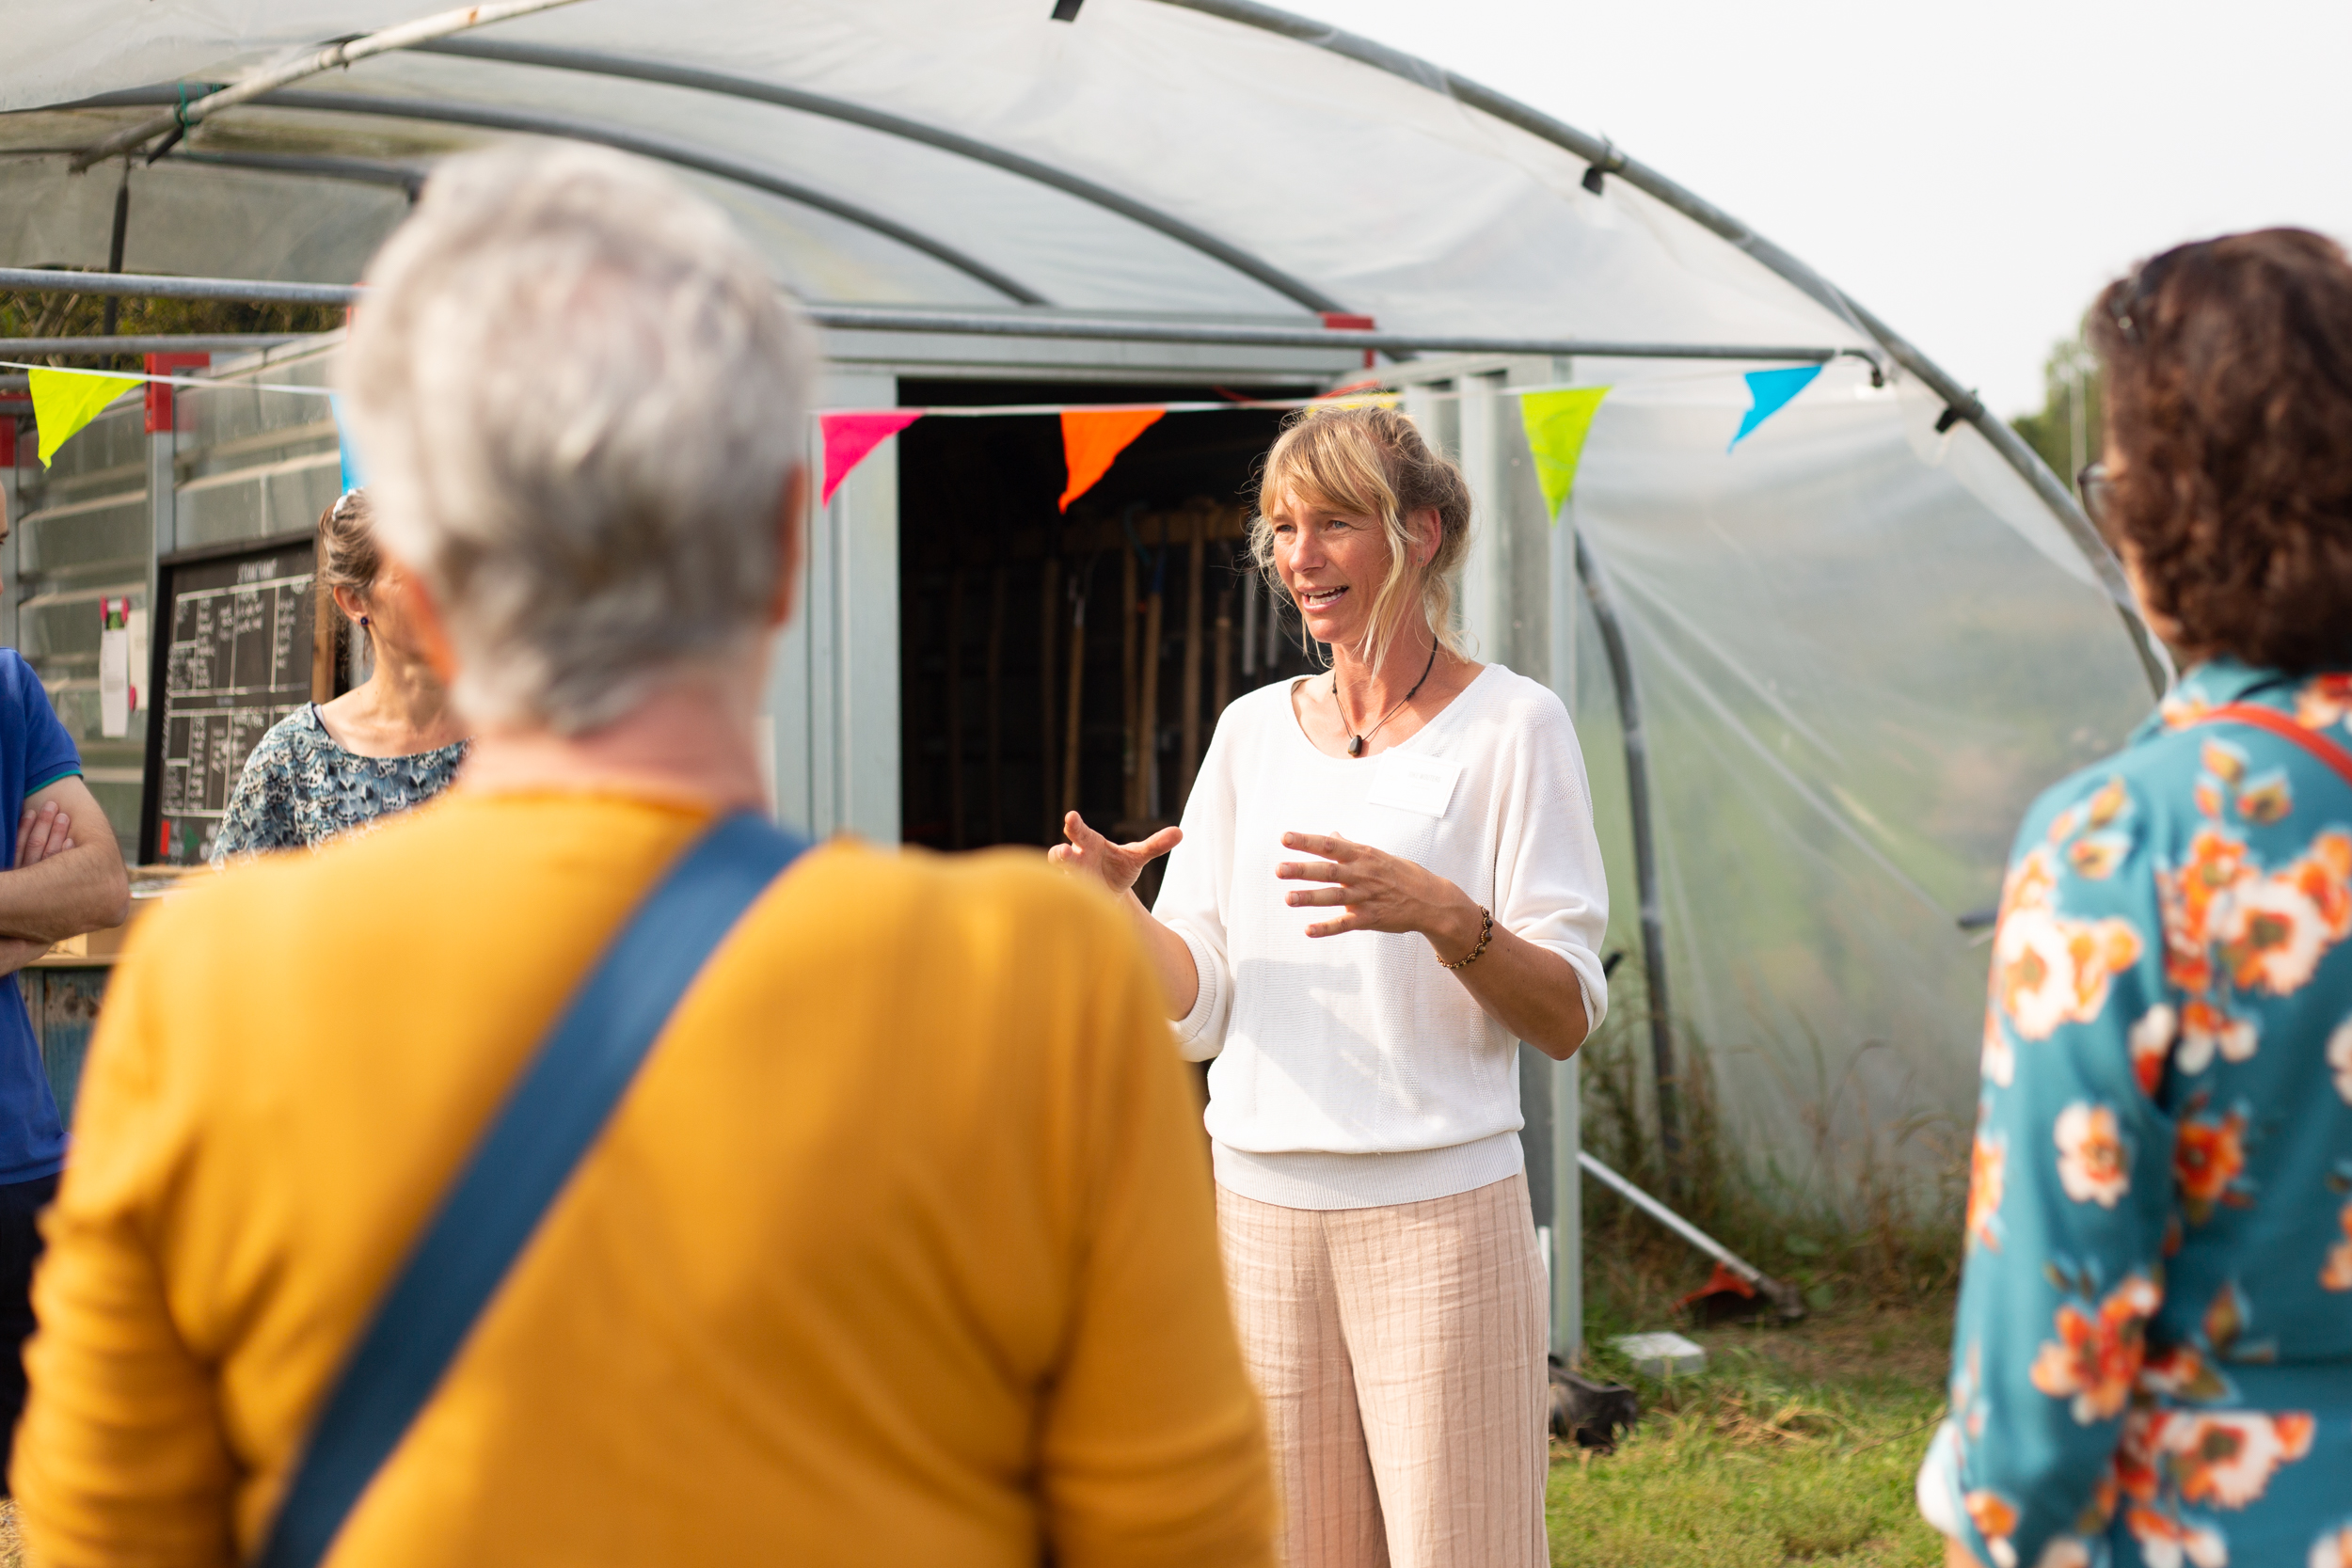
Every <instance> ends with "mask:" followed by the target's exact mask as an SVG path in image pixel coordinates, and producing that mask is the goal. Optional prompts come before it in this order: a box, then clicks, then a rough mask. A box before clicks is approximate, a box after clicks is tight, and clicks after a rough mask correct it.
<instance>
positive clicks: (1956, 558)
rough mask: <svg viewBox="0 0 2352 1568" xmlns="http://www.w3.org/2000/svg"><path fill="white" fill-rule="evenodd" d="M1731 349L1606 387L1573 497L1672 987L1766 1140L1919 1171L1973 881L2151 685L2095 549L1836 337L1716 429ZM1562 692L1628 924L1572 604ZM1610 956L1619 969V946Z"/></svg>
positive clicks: (1975, 954) (1964, 1022) (1761, 1164)
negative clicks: (1609, 653) (1749, 414)
mask: <svg viewBox="0 0 2352 1568" xmlns="http://www.w3.org/2000/svg"><path fill="white" fill-rule="evenodd" d="M1745 402H1746V399H1745V396H1744V390H1743V388H1742V387H1741V384H1740V381H1739V379H1738V377H1737V376H1736V375H1716V376H1693V377H1685V378H1675V377H1652V378H1647V379H1646V380H1635V381H1630V382H1628V383H1626V384H1622V385H1620V386H1619V387H1618V388H1616V389H1615V390H1613V392H1612V393H1611V395H1610V398H1609V400H1608V402H1607V403H1606V404H1604V405H1603V406H1602V409H1601V412H1600V414H1599V416H1598V418H1597V420H1595V423H1594V429H1593V433H1592V436H1591V437H1590V439H1589V441H1588V444H1587V446H1586V449H1585V457H1584V463H1583V467H1582V470H1581V473H1580V475H1579V478H1578V482H1577V491H1576V499H1575V500H1574V501H1573V502H1572V503H1571V504H1572V507H1573V524H1574V526H1576V527H1579V528H1581V529H1582V530H1584V531H1585V533H1586V536H1587V538H1588V539H1589V540H1590V541H1591V542H1592V544H1593V546H1594V547H1595V548H1596V550H1597V552H1598V553H1599V554H1600V555H1601V557H1602V558H1603V560H1604V561H1605V562H1607V563H1608V566H1609V569H1610V571H1611V573H1612V575H1613V579H1614V585H1615V588H1616V592H1617V595H1618V606H1617V608H1618V612H1619V615H1620V618H1621V620H1622V621H1623V623H1624V626H1625V630H1626V635H1627V638H1628V641H1629V644H1630V650H1631V655H1632V658H1633V661H1634V664H1635V667H1636V669H1637V671H1638V673H1639V676H1640V679H1641V682H1642V686H1641V695H1642V702H1643V706H1644V721H1645V731H1646V734H1647V738H1648V742H1649V750H1650V777H1651V781H1652V785H1651V787H1652V790H1653V797H1654V800H1655V804H1656V808H1657V811H1656V827H1657V832H1658V842H1659V848H1660V860H1661V895H1662V902H1663V904H1664V912H1665V926H1666V930H1667V942H1668V948H1669V958H1670V960H1671V974H1672V980H1673V986H1674V995H1673V998H1672V1002H1673V1008H1672V1016H1673V1019H1674V1022H1675V1023H1676V1025H1677V1032H1678V1033H1679V1034H1680V1035H1681V1037H1682V1038H1683V1040H1684V1043H1685V1044H1686V1046H1696V1047H1699V1048H1702V1049H1703V1050H1704V1051H1705V1053H1707V1056H1708V1058H1709V1059H1710V1060H1711V1063H1712V1066H1713V1069H1714V1074H1715V1081H1714V1082H1715V1088H1716V1091H1717V1102H1718V1105H1719V1107H1720V1108H1721V1111H1722V1113H1723V1116H1724V1124H1725V1126H1726V1127H1727V1128H1728V1129H1729V1130H1730V1131H1731V1132H1732V1133H1733V1135H1734V1138H1735V1142H1736V1145H1737V1147H1738V1148H1740V1150H1742V1151H1743V1152H1744V1153H1745V1154H1747V1155H1748V1156H1750V1157H1751V1163H1752V1164H1754V1165H1755V1166H1756V1168H1758V1169H1759V1170H1769V1171H1775V1172H1777V1173H1778V1174H1779V1175H1780V1176H1781V1177H1782V1178H1784V1179H1785V1180H1787V1181H1788V1182H1789V1183H1790V1184H1791V1185H1792V1186H1797V1187H1801V1188H1804V1189H1806V1190H1808V1191H1810V1192H1811V1193H1812V1194H1813V1195H1814V1196H1822V1195H1825V1194H1830V1193H1842V1194H1846V1195H1848V1196H1851V1194H1852V1193H1853V1192H1854V1190H1855V1184H1856V1182H1857V1180H1859V1178H1860V1174H1861V1169H1862V1164H1861V1162H1862V1161H1863V1160H1864V1158H1865V1157H1866V1155H1867V1157H1868V1158H1870V1159H1873V1160H1875V1161H1877V1162H1878V1163H1879V1169H1880V1170H1881V1171H1882V1173H1883V1174H1885V1175H1887V1176H1889V1177H1892V1178H1896V1179H1897V1180H1899V1182H1900V1184H1902V1185H1904V1186H1907V1187H1911V1188H1913V1189H1914V1190H1915V1189H1916V1187H1917V1185H1918V1184H1919V1183H1920V1182H1922V1181H1924V1180H1932V1179H1935V1178H1939V1177H1944V1176H1948V1175H1949V1174H1951V1173H1952V1172H1953V1171H1954V1170H1955V1168H1957V1169H1960V1170H1964V1168H1965V1167H1964V1164H1959V1165H1957V1167H1956V1165H1955V1161H1956V1158H1957V1156H1958V1153H1959V1151H1961V1150H1964V1148H1965V1147H1966V1140H1967V1133H1968V1130H1969V1128H1970V1126H1971V1125H1972V1124H1973V1119H1974V1115H1973V1113H1974V1104H1975V1095H1976V1081H1977V1079H1976V1075H1977V1057H1978V1050H1979V1038H1980V1034H1979V1031H1980V1026H1981V1022H1980V1021H1981V1016H1982V1009H1983V996H1984V986H1985V970H1986V960H1987V951H1986V949H1985V947H1984V946H1983V945H1982V944H1981V942H1980V941H1979V940H1978V939H1977V938H1973V937H1972V936H1971V934H1970V933H1969V932H1967V931H1964V930H1963V929H1962V928H1961V927H1960V926H1959V924H1958V920H1959V917H1960V916H1962V915H1963V914H1968V913H1971V912H1973V911H1982V910H1985V909H1987V908H1989V907H1990V906H1991V905H1992V904H1993V903H1994V901H1995V899H1996V897H1997V895H1998V892H1999V886H2000V879H2001V871H2002V866H2003V863H2004V861H2005V860H2006V858H2007V855H2008V850H2009V847H2010V837H2011V835H2012V834H2013V832H2015V828H2016V823H2017V820H2018V817H2019V816H2020V815H2021V813H2022V811H2023V809H2024V807H2025V805H2026V802H2027V801H2028V800H2031V799H2032V797H2033V796H2034V795H2035V794H2037V793H2038V792H2039V791H2040V790H2042V788H2044V787H2046V786H2047V785H2048V784H2053V783H2056V782H2057V781H2058V779H2059V778H2061V777H2063V776H2064V775H2066V774H2067V773H2070V772H2072V771H2074V769H2075V768H2080V767H2083V766H2085V765H2087V764H2089V763H2090V762H2091V761H2093V760H2094V759H2095V758H2097V757H2099V756H2100V755H2102V754H2104V753H2106V752H2110V751H2112V750H2113V749H2114V748H2115V747H2117V746H2118V745H2120V744H2121V743H2122V738H2123V736H2124V735H2125V734H2126V732H2127V731H2128V730H2129V729H2130V727H2131V726H2132V725H2133V724H2134V723H2135V722H2137V721H2138V720H2139V718H2141V717H2142V716H2143V715H2144V714H2145V713H2146V712H2147V710H2148V707H2149V705H2150V697H2149V693H2148V689H2147V685H2146V682H2145V679H2144V677H2143V676H2142V674H2141V672H2140V670H2139V667H2138V664H2137V660H2136V658H2135V657H2133V654H2132V651H2131V648H2130V646H2129V644H2128V643H2127V642H2126V641H2125V640H2124V639H2123V637H2122V634H2121V632H2120V629H2119V628H2118V626H2117V623H2116V620H2115V614H2114V610H2113V608H2112V606H2111V605H2110V603H2109V602H2108V600H2107V599H2106V595H2105V594H2104V593H2103V592H2102V591H2100V590H2099V589H2098V588H2097V587H2096V586H2095V585H2094V584H2092V583H2091V582H2090V580H2088V574H2087V573H2084V572H2082V571H2080V570H2079V569H2078V568H2076V567H2074V566H2070V565H2069V564H2068V563H2067V562H2065V559H2064V557H2062V556H2059V555H2057V554H2055V553H2054V552H2051V551H2049V550H2047V549H2046V548H2044V547H2042V546H2045V545H2046V541H2044V540H2038V539H2028V538H2026V537H2025V536H2023V535H2021V534H2020V533H2019V532H2018V531H2015V530H2014V529H2012V528H2011V527H2010V526H2008V523H2007V521H2006V519H2005V518H2004V517H2003V516H2002V515H2000V514H1998V513H1996V512H1994V511H1993V510H1991V509H1990V508H1988V507H1987V506H1986V505H1984V504H1983V502H1982V501H1981V500H1980V499H1979V497H1978V495H1977V494H1976V491H1975V489H1974V488H1973V487H1972V486H1971V485H1970V484H1969V483H1966V482H1965V481H1964V480H1963V478H1962V477H1961V476H1960V475H1958V474H1956V473H1955V472H1954V471H1953V470H1952V466H1951V465H1948V464H1947V465H1945V466H1943V467H1930V466H1927V465H1925V464H1923V463H1922V462H1921V461H1920V459H1919V454H1918V452H1917V451H1915V449H1914V445H1913V441H1912V439H1911V436H1910V434H1909V433H1908V431H1907V430H1906V420H1905V417H1904V410H1903V408H1902V406H1901V402H1902V400H1901V398H1900V397H1899V394H1898V393H1897V392H1896V391H1894V390H1893V389H1891V388H1889V389H1884V390H1880V389H1874V388H1871V387H1870V386H1869V382H1868V377H1867V373H1865V372H1862V371H1861V370H1859V369H1858V368H1856V369H1851V370H1850V369H1848V368H1845V367H1833V368H1832V369H1831V370H1829V371H1827V372H1824V374H1823V376H1822V378H1821V380H1820V382H1818V383H1816V384H1815V386H1814V387H1813V388H1811V389H1809V390H1808V392H1807V393H1806V395H1805V396H1804V397H1803V398H1801V399H1799V400H1798V401H1797V402H1796V403H1794V404H1791V405H1790V406H1789V407H1788V409H1786V410H1784V411H1783V412H1782V413H1780V414H1778V415H1776V416H1775V417H1774V418H1773V419H1772V420H1771V421H1769V422H1768V423H1767V424H1766V425H1765V426H1764V427H1763V428H1762V429H1760V430H1758V431H1757V433H1756V435H1754V436H1750V437H1749V438H1748V439H1747V440H1745V441H1743V442H1741V443H1740V447H1739V449H1738V450H1737V451H1729V452H1726V451H1724V450H1723V448H1724V433H1725V432H1727V431H1728V430H1730V429H1731V428H1733V426H1734V424H1735V423H1736V421H1737V420H1738V418H1739V415H1740V411H1741V409H1742V408H1744V406H1745ZM1579 635H1580V644H1579V650H1578V654H1577V658H1576V665H1577V668H1576V671H1575V673H1574V680H1573V688H1572V689H1573V691H1574V703H1573V708H1574V712H1575V716H1576V721H1577V723H1578V727H1579V729H1580V731H1581V732H1582V734H1583V736H1584V745H1585V752H1586V755H1587V756H1588V757H1590V758H1593V759H1595V760H1594V762H1593V773H1594V783H1595V786H1596V794H1597V799H1598V800H1600V801H1601V802H1602V804H1603V812H1604V818H1605V823H1606V825H1607V827H1608V832H1607V833H1606V836H1605V844H1606V846H1607V848H1608V852H1609V855H1610V860H1611V867H1610V870H1611V876H1610V883H1611V887H1612V889H1613V892H1614V894H1615V897H1614V898H1613V923H1614V925H1615V927H1616V929H1614V930H1613V932H1612V941H1613V942H1614V943H1616V944H1617V945H1620V946H1624V947H1626V948H1628V949H1629V950H1630V951H1636V952H1638V950H1639V936H1638V927H1637V925H1636V914H1637V911H1635V909H1634V908H1633V905H1632V901H1631V899H1630V898H1629V892H1630V890H1631V888H1632V886H1633V879H1632V867H1631V860H1630V850H1629V841H1628V839H1627V837H1626V830H1625V827H1624V823H1625V817H1624V811H1625V806H1624V785H1623V779H1622V772H1621V768H1620V767H1619V766H1618V764H1617V762H1616V760H1615V758H1616V752H1615V748H1616V747H1617V746H1618V744H1619V732H1618V725H1617V714H1616V707H1615V696H1614V692H1613V689H1611V688H1610V686H1609V684H1608V673H1607V667H1606V664H1605V662H1604V661H1603V657H1602V655H1601V653H1600V651H1599V646H1598V643H1597V639H1596V638H1595V637H1594V634H1593V633H1592V631H1591V629H1590V617H1589V616H1585V617H1583V618H1582V619H1581V622H1580V627H1579ZM1619 974H1620V975H1621V976H1626V977H1627V978H1631V976H1632V974H1633V971H1632V970H1631V969H1625V970H1620V971H1619Z"/></svg>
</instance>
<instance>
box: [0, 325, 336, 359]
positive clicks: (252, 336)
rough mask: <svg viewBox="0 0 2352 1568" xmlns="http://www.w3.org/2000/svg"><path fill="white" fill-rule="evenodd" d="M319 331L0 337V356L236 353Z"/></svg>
mask: <svg viewBox="0 0 2352 1568" xmlns="http://www.w3.org/2000/svg"><path fill="white" fill-rule="evenodd" d="M325 336H326V334H325V333H320V332H180V333H154V332H126V333H122V334H119V335H118V336H116V337H112V338H0V359H28V358H30V357H32V356H34V355H37V354H42V355H47V354H55V355H57V356H60V357H62V358H66V359H111V358H113V357H114V356H116V355H118V354H184V353H207V354H239V353H249V352H251V351H253V350H255V349H264V348H276V347H278V345H279V344H281V343H296V342H301V341H304V340H306V339H310V338H321V337H325Z"/></svg>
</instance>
